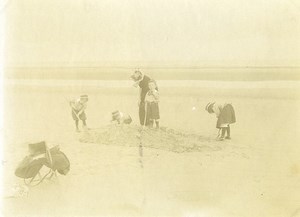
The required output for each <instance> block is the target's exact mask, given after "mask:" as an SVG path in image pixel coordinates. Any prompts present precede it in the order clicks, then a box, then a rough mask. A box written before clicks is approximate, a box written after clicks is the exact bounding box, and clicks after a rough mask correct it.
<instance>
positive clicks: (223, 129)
mask: <svg viewBox="0 0 300 217" xmlns="http://www.w3.org/2000/svg"><path fill="white" fill-rule="evenodd" d="M226 129H227V127H222V135H221V138H224V137H225V133H226Z"/></svg>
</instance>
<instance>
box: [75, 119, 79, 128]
mask: <svg viewBox="0 0 300 217" xmlns="http://www.w3.org/2000/svg"><path fill="white" fill-rule="evenodd" d="M78 122H79V120H75V125H76V130H79V128H78Z"/></svg>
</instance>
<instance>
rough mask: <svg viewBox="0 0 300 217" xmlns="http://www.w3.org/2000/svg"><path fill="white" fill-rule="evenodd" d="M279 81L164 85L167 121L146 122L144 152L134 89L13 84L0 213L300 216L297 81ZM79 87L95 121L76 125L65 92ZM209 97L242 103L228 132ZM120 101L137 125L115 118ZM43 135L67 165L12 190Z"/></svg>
mask: <svg viewBox="0 0 300 217" xmlns="http://www.w3.org/2000/svg"><path fill="white" fill-rule="evenodd" d="M229 86H230V85H229ZM274 86H275V87H274ZM274 86H272V87H268V88H263V87H259V88H257V87H255V86H254V87H253V86H251V85H250V86H249V87H247V88H243V85H239V86H237V87H236V88H228V87H226V88H223V87H222V86H220V87H209V86H205V87H203V86H197V85H193V86H192V87H189V85H185V86H184V85H181V87H180V90H179V89H178V88H176V85H173V86H172V85H169V86H168V87H161V89H160V91H161V103H160V109H161V117H162V120H161V125H162V129H160V130H154V129H145V131H144V132H143V134H142V139H143V144H144V145H143V150H142V151H143V152H142V154H141V152H140V151H141V150H140V147H139V144H140V143H139V142H140V139H141V138H140V136H141V133H140V131H139V127H138V125H137V123H138V116H137V96H136V90H135V89H133V88H127V87H122V88H118V87H105V85H104V86H102V87H99V88H98V87H94V86H93V87H91V86H89V85H86V84H84V83H83V84H82V86H78V85H73V86H72V85H68V86H67V87H60V86H58V85H53V86H51V85H47V86H44V85H40V86H38V85H34V86H22V85H19V86H12V85H7V86H6V88H5V91H6V92H5V99H4V101H5V105H4V108H5V120H4V121H5V122H4V126H5V127H4V130H3V136H4V138H3V139H4V147H3V160H2V167H3V171H4V180H3V196H2V207H3V209H2V215H4V216H246V217H247V216H249V217H250V216H251V217H252V216H263V217H265V216H272V217H273V216H300V162H299V159H300V149H299V144H300V143H299V141H300V135H299V129H300V126H299V123H300V112H299V111H300V110H299V105H300V97H299V89H300V87H299V86H298V87H297V86H293V88H287V87H281V88H276V85H274ZM82 93H85V94H89V97H90V101H89V105H88V109H87V116H88V125H89V127H90V128H91V130H90V131H88V132H81V133H76V132H75V129H74V123H73V121H72V117H71V113H70V109H69V107H68V104H67V102H66V99H69V98H72V97H76V96H78V95H80V94H82ZM211 100H216V101H219V102H221V101H222V102H223V101H227V102H231V103H233V105H234V107H235V109H236V115H237V123H236V124H234V125H232V140H230V141H223V142H219V141H216V140H215V137H216V134H217V129H215V122H216V118H215V117H214V116H213V115H209V114H207V113H206V112H205V111H204V109H203V108H204V107H205V105H206V103H207V102H208V101H211ZM193 107H195V109H193ZM115 109H119V110H121V111H124V112H126V113H129V114H131V115H132V117H133V120H134V122H133V124H132V125H130V126H117V125H113V124H110V122H109V121H110V112H111V111H113V110H115ZM40 140H46V141H47V143H48V144H49V146H52V145H60V147H61V150H62V151H63V152H65V153H66V155H67V156H68V157H69V159H70V161H71V170H70V172H69V174H68V175H67V176H61V175H59V176H58V177H56V178H53V179H51V180H45V181H44V182H43V183H42V184H40V185H39V186H36V187H33V188H29V189H28V196H24V195H22V196H19V197H9V196H12V193H11V192H12V188H13V187H14V185H20V186H22V180H20V179H19V178H17V177H15V176H14V169H15V167H16V165H17V164H18V163H19V161H21V160H22V159H23V157H24V156H25V155H26V154H27V144H28V143H29V142H34V141H40ZM141 162H142V164H141ZM141 165H142V166H141Z"/></svg>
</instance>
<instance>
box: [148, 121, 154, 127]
mask: <svg viewBox="0 0 300 217" xmlns="http://www.w3.org/2000/svg"><path fill="white" fill-rule="evenodd" d="M148 126H149V127H151V128H152V127H153V120H152V119H150V120H149V125H148Z"/></svg>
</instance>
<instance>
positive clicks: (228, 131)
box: [226, 125, 230, 139]
mask: <svg viewBox="0 0 300 217" xmlns="http://www.w3.org/2000/svg"><path fill="white" fill-rule="evenodd" d="M226 139H230V125H228V127H227V136H226Z"/></svg>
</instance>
